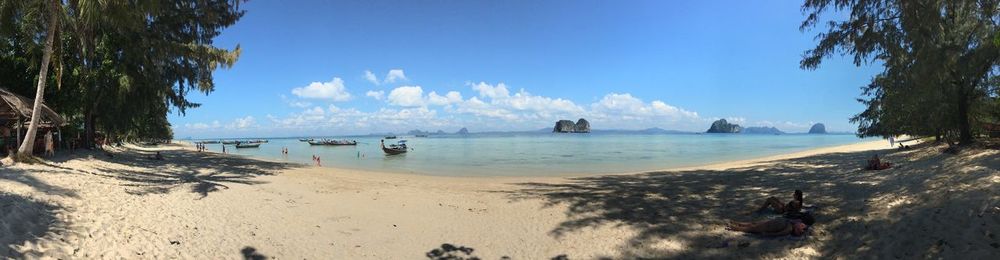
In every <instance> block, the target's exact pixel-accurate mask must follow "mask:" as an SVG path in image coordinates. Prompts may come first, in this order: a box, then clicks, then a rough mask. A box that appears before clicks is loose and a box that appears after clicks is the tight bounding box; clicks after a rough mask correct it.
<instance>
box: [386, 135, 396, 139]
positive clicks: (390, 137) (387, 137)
mask: <svg viewBox="0 0 1000 260" xmlns="http://www.w3.org/2000/svg"><path fill="white" fill-rule="evenodd" d="M385 139H396V136H395V135H390V136H386V137H385Z"/></svg>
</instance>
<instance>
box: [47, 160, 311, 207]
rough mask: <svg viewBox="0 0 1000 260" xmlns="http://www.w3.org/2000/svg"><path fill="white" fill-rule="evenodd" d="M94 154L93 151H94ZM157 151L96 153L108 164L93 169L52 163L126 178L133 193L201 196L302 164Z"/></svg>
mask: <svg viewBox="0 0 1000 260" xmlns="http://www.w3.org/2000/svg"><path fill="white" fill-rule="evenodd" d="M92 153H93V152H92ZM153 154H154V152H148V151H140V150H134V149H123V150H120V151H117V152H115V153H114V157H107V156H104V155H98V156H94V155H91V156H94V158H100V160H102V161H106V162H108V163H107V164H94V168H92V169H75V168H68V167H62V166H59V165H56V164H48V165H49V166H52V167H57V168H61V169H63V170H67V171H74V172H78V173H84V174H91V175H98V176H102V177H107V178H113V179H117V180H121V181H124V183H123V184H122V185H123V186H126V187H129V189H128V191H129V193H131V194H136V195H147V194H164V193H169V192H171V191H173V190H176V189H178V188H188V187H189V188H190V191H191V192H194V193H197V194H199V195H201V196H200V198H204V197H206V196H208V194H209V193H212V192H215V191H219V190H223V189H228V188H229V186H227V185H228V184H234V183H235V184H245V185H254V184H262V183H265V182H263V181H260V180H256V177H259V176H266V175H274V174H275V173H276V172H279V171H281V170H285V169H291V168H295V167H300V165H297V164H292V163H281V162H270V161H263V160H256V159H250V158H246V157H242V156H236V155H221V154H216V153H205V152H195V151H187V150H170V151H161V154H162V155H163V157H165V159H164V160H155V159H153Z"/></svg>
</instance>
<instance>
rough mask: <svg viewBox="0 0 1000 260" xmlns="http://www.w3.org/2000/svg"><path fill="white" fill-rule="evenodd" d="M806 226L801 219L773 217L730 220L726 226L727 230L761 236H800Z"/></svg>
mask: <svg viewBox="0 0 1000 260" xmlns="http://www.w3.org/2000/svg"><path fill="white" fill-rule="evenodd" d="M806 228H808V226H807V225H806V224H805V223H803V221H802V220H801V219H790V218H774V219H771V220H764V221H757V222H739V221H731V222H729V225H728V226H726V229H727V230H732V231H740V232H746V233H752V234H758V235H762V236H785V235H795V236H801V235H803V234H805V233H806Z"/></svg>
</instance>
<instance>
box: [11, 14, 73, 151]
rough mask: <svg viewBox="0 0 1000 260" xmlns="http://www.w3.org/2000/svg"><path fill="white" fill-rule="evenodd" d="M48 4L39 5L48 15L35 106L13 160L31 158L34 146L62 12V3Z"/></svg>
mask: <svg viewBox="0 0 1000 260" xmlns="http://www.w3.org/2000/svg"><path fill="white" fill-rule="evenodd" d="M47 2H48V3H47V4H46V3H40V6H44V7H46V8H45V9H44V10H47V13H48V15H49V19H48V28H47V32H46V34H45V48H44V50H43V52H42V64H41V66H40V67H39V69H38V86H37V89H36V90H35V104H34V108H33V109H32V111H31V123H30V124H28V132H27V133H26V134H25V135H24V141H23V142H21V147H20V148H18V149H17V156H15V157H14V159H15V160H18V161H24V160H27V159H28V158H30V157H31V154H32V151H33V150H34V145H35V133H36V132H38V123H39V120H40V119H41V117H42V116H41V110H42V101H43V100H44V97H45V82H46V80H47V79H48V72H49V63H50V61H51V59H52V52H53V42H54V41H55V36H56V34H57V33H58V31H59V17H60V16H61V14H60V12H62V9H63V8H62V3H60V1H59V0H49V1H47Z"/></svg>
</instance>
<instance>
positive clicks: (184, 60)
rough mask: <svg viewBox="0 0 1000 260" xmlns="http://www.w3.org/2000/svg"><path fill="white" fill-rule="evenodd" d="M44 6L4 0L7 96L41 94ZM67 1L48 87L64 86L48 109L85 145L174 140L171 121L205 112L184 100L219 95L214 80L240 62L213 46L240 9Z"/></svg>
mask: <svg viewBox="0 0 1000 260" xmlns="http://www.w3.org/2000/svg"><path fill="white" fill-rule="evenodd" d="M41 2H44V1H21V0H0V77H2V79H3V86H0V87H6V88H8V89H10V90H11V91H14V92H15V93H20V94H22V95H25V96H31V95H33V94H34V88H33V83H32V81H33V80H34V79H35V78H36V76H37V71H38V63H37V60H38V59H39V57H40V56H41V51H40V49H41V44H40V43H41V40H40V39H41V37H42V35H43V33H42V32H44V29H45V27H44V25H45V23H44V19H45V18H44V16H42V15H39V14H38V13H39V12H38V11H37V10H40V9H38V8H39V7H38V6H36V5H38V4H40V3H41ZM60 2H61V3H62V8H61V11H62V13H60V15H61V17H63V18H62V20H63V22H62V23H61V24H60V30H59V31H60V33H59V34H58V39H57V44H55V49H57V50H58V51H57V52H56V56H57V57H54V60H56V62H54V63H56V66H54V68H53V70H56V71H57V73H53V75H50V76H49V80H48V81H50V82H52V83H57V84H58V85H60V87H58V88H48V89H46V91H45V92H46V93H45V100H46V103H48V104H49V105H50V106H51V107H53V108H54V109H56V110H57V111H59V112H60V113H63V114H64V115H65V116H66V117H67V118H68V119H69V120H70V121H71V122H74V123H73V124H71V125H72V126H73V127H71V128H72V129H67V130H68V132H70V136H75V135H72V134H73V132H74V131H79V132H80V133H81V134H83V135H86V136H87V138H84V140H85V141H89V140H92V138H90V137H92V136H93V135H94V133H95V132H96V131H100V132H103V133H104V134H105V135H106V136H111V137H115V138H131V139H150V138H151V139H167V138H172V133H171V130H170V124H169V122H168V121H167V118H166V117H167V114H168V113H170V112H171V111H174V112H177V113H181V114H183V113H185V111H186V109H188V108H194V107H198V106H199V104H197V103H193V102H191V101H189V100H188V99H187V95H188V94H190V93H192V92H196V93H204V94H208V93H210V92H212V91H213V90H214V88H215V84H214V79H213V76H212V74H213V72H214V71H215V70H216V69H218V68H229V67H231V66H232V65H233V64H234V63H235V62H236V60H237V58H238V57H239V53H240V48H239V46H235V48H234V49H224V48H219V47H215V46H214V45H213V39H215V38H216V37H217V36H219V34H220V33H221V32H222V30H223V29H225V28H226V27H229V26H231V25H233V24H235V23H236V22H237V21H238V20H239V19H240V18H241V17H242V16H243V14H244V11H242V10H241V9H240V3H241V2H243V1H241V0H198V1H172V0H170V1H168V0H154V1H130V0H115V1H93V0H68V1H60ZM60 72H61V73H60ZM60 83H61V84H60Z"/></svg>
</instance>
